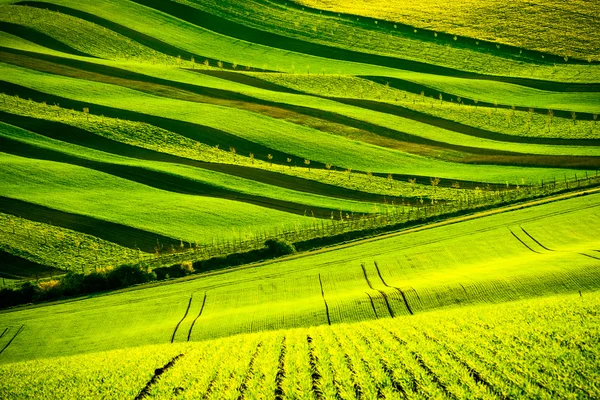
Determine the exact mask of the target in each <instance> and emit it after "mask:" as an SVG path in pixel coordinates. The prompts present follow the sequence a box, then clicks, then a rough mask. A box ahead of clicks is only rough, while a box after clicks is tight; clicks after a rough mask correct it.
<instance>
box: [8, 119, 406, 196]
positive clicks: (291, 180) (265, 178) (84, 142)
mask: <svg viewBox="0 0 600 400" xmlns="http://www.w3.org/2000/svg"><path fill="white" fill-rule="evenodd" d="M0 121H2V122H5V123H7V124H10V125H13V126H18V127H19V128H22V129H25V130H28V131H30V132H34V133H37V134H38V135H42V136H45V137H49V138H52V139H56V140H60V141H63V142H67V143H71V144H75V145H79V146H84V147H87V148H90V149H94V150H99V151H103V152H106V153H111V154H116V155H120V156H123V157H129V158H136V159H140V160H147V161H158V162H166V163H171V164H181V165H188V166H191V167H196V168H201V169H206V170H210V171H215V172H221V173H226V174H228V175H232V176H237V177H241V178H247V179H250V180H253V181H256V182H261V183H265V184H268V185H273V186H278V187H283V188H286V189H291V190H294V191H298V192H303V193H310V194H317V195H321V196H327V197H331V198H340V199H345V200H354V201H364V202H376V203H386V202H387V203H390V202H391V201H394V202H395V203H397V204H401V203H402V202H403V201H404V202H407V201H408V202H411V201H413V202H416V200H415V199H411V198H409V197H396V196H383V195H379V194H374V193H369V192H360V191H357V190H352V189H346V188H343V187H340V186H334V185H329V184H326V183H320V182H318V181H311V180H308V179H304V178H297V177H294V176H291V175H285V174H280V173H278V172H273V171H268V170H263V169H258V168H251V167H245V166H237V165H234V164H218V163H209V162H204V161H196V160H192V159H189V158H185V157H179V156H175V155H171V154H168V153H162V152H159V151H154V150H150V149H145V148H143V147H137V146H133V145H130V144H126V143H121V142H117V141H115V140H112V139H108V138H105V137H103V136H100V135H96V134H94V133H92V132H89V131H86V130H84V129H81V128H77V127H74V126H72V125H68V124H64V123H61V122H55V121H48V120H44V119H38V118H33V117H26V116H21V115H16V114H10V113H6V112H3V111H0Z"/></svg>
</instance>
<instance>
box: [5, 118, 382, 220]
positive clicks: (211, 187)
mask: <svg viewBox="0 0 600 400" xmlns="http://www.w3.org/2000/svg"><path fill="white" fill-rule="evenodd" d="M0 135H2V136H4V137H6V138H10V139H13V140H17V141H18V142H19V143H23V144H25V143H27V144H29V145H31V146H33V147H34V148H39V149H47V150H51V151H52V152H53V153H54V156H52V155H48V156H44V155H42V154H43V153H42V152H41V151H40V154H39V155H38V158H41V159H49V160H54V161H59V162H66V163H72V164H75V165H82V166H86V161H88V160H89V161H96V162H99V163H102V164H103V165H104V166H105V168H104V167H102V168H99V169H98V170H102V171H106V172H108V173H112V174H114V175H116V176H118V175H119V172H118V167H119V166H129V167H134V168H135V169H136V170H137V171H138V173H137V174H136V175H134V176H132V177H131V178H130V179H131V180H133V181H138V182H140V183H144V184H147V185H149V186H154V187H160V185H161V183H160V182H153V181H152V180H151V179H149V177H151V176H154V174H152V172H158V173H159V175H157V176H160V177H162V179H163V180H169V179H172V180H173V181H174V185H173V186H170V185H166V186H164V187H165V189H166V190H169V188H171V190H173V191H175V192H177V191H178V190H179V191H184V192H185V191H187V190H189V191H190V193H193V192H194V189H193V188H194V186H193V184H194V183H196V184H198V191H197V192H198V194H200V195H203V194H205V195H206V196H222V197H226V198H231V199H235V198H239V200H240V201H242V202H243V201H245V200H247V198H248V199H249V198H251V197H252V196H255V197H256V198H257V199H263V203H264V205H265V206H267V207H269V206H270V205H269V203H268V199H275V200H281V201H282V202H289V203H290V206H292V207H290V211H295V212H299V213H302V212H303V210H302V209H301V208H302V205H304V206H305V210H307V211H308V213H309V214H310V210H311V209H314V210H316V209H320V208H324V209H326V208H330V209H333V210H336V209H337V210H339V209H343V210H347V211H353V212H363V213H366V212H370V211H371V210H372V209H373V207H374V206H375V204H373V203H360V202H356V201H345V200H338V199H335V198H331V197H326V196H319V195H311V194H308V193H302V192H295V191H293V190H288V189H284V188H280V187H277V186H272V185H266V184H262V183H260V182H256V181H252V180H247V179H242V178H238V177H235V176H231V175H228V174H223V173H219V172H214V171H210V170H205V169H201V168H194V167H190V166H185V165H178V164H172V163H166V162H157V161H145V160H138V159H135V158H128V157H122V156H117V155H113V154H110V153H105V152H103V151H97V150H92V149H89V148H87V147H84V146H78V145H73V144H66V143H65V142H61V141H58V140H54V139H49V138H47V137H45V136H41V135H38V134H35V133H31V132H29V131H26V130H23V129H19V128H16V127H13V126H11V125H7V124H3V123H0ZM107 150H108V149H107ZM11 151H13V150H11ZM14 152H15V153H19V151H18V149H15V150H14ZM27 154H29V153H27ZM31 155H33V156H35V155H36V152H35V149H34V150H33V152H32V153H31ZM71 160H73V161H71ZM78 160H80V161H78ZM90 168H93V169H96V168H95V167H94V165H90ZM111 171H112V172H111ZM146 171H147V174H145V173H144V172H146ZM145 176H146V178H145ZM182 179H183V180H182ZM180 183H182V184H183V185H184V186H180ZM186 183H187V184H188V185H189V187H185V184H186ZM266 193H268V194H269V195H268V196H265V194H266ZM244 195H247V198H246V197H245V196H244ZM294 204H295V205H294ZM272 206H273V208H277V206H276V205H275V204H273V205H272ZM298 207H299V208H298ZM294 208H296V209H295V210H294Z"/></svg>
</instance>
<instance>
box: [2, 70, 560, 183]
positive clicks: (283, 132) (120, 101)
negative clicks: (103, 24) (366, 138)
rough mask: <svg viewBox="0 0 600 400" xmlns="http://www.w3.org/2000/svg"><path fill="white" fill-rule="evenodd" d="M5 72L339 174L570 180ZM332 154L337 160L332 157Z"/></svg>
mask: <svg viewBox="0 0 600 400" xmlns="http://www.w3.org/2000/svg"><path fill="white" fill-rule="evenodd" d="M6 70H10V75H9V76H8V78H7V79H9V80H10V81H11V82H14V83H18V84H21V85H23V86H28V87H35V88H36V89H39V90H42V91H44V92H49V93H56V94H58V95H61V96H66V97H69V98H73V99H77V100H81V101H89V102H90V103H96V104H101V105H108V106H113V107H114V106H116V107H121V108H123V109H129V110H132V111H137V112H144V113H147V114H151V115H158V116H167V117H170V118H179V119H181V120H184V121H188V122H192V123H201V124H203V125H207V126H211V127H213V128H217V129H222V128H226V129H227V131H228V132H231V133H233V134H235V135H238V136H240V137H242V138H244V139H248V140H250V141H253V142H256V143H258V144H260V145H263V146H266V147H269V148H273V149H276V150H279V151H282V152H284V153H292V154H295V155H296V156H299V157H302V158H307V159H309V160H313V161H319V162H322V163H327V162H329V163H331V164H333V165H337V166H340V167H343V168H353V169H355V170H363V171H368V170H371V171H373V172H386V173H390V172H391V173H402V174H415V175H424V176H440V177H442V178H444V177H450V178H455V179H466V180H481V177H482V176H485V180H486V181H489V182H498V183H503V182H506V181H510V182H515V181H520V180H521V178H523V179H525V181H527V182H531V181H537V180H538V179H551V178H553V177H556V176H562V175H564V174H565V173H567V174H569V175H570V172H568V171H564V170H560V169H554V170H552V169H533V168H530V169H526V168H514V167H501V168H500V167H495V166H468V165H461V164H456V163H447V162H443V161H437V160H436V161H433V160H431V159H427V158H423V157H418V156H414V155H410V154H406V153H402V152H398V151H392V150H389V149H383V148H380V147H376V146H372V145H368V144H364V143H359V142H356V141H351V140H345V139H344V140H342V139H340V137H339V136H336V135H332V134H327V133H323V132H318V131H316V130H314V129H310V128H304V127H301V126H298V125H295V124H291V123H287V122H282V121H277V120H274V119H272V118H268V117H265V116H262V115H257V114H255V113H250V112H244V111H242V110H236V111H235V112H236V113H237V114H238V116H239V118H236V119H235V120H232V118H231V113H232V110H231V109H229V108H225V107H220V106H213V105H207V104H198V103H190V102H182V101H180V100H171V99H164V98H159V97H155V96H150V95H146V94H140V93H139V92H137V91H132V90H130V89H124V88H119V87H116V86H112V85H105V84H98V83H94V82H87V81H79V80H74V79H68V78H63V77H57V76H53V75H47V74H42V73H33V72H27V71H25V70H23V69H20V68H16V67H6ZM142 100H143V103H142ZM92 108H93V106H92ZM333 154H335V156H332V155H333Z"/></svg>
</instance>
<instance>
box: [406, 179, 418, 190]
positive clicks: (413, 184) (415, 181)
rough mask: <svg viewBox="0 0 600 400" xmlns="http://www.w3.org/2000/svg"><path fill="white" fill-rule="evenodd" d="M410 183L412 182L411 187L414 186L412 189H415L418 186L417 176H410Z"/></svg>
mask: <svg viewBox="0 0 600 400" xmlns="http://www.w3.org/2000/svg"><path fill="white" fill-rule="evenodd" d="M408 183H409V184H410V187H411V188H412V191H413V192H414V191H415V186H417V178H408Z"/></svg>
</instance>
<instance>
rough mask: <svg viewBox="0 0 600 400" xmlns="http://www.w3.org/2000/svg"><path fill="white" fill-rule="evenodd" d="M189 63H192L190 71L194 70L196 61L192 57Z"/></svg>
mask: <svg viewBox="0 0 600 400" xmlns="http://www.w3.org/2000/svg"><path fill="white" fill-rule="evenodd" d="M190 61H191V62H192V69H194V66H195V65H196V59H195V58H194V56H192V58H191V59H190Z"/></svg>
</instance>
